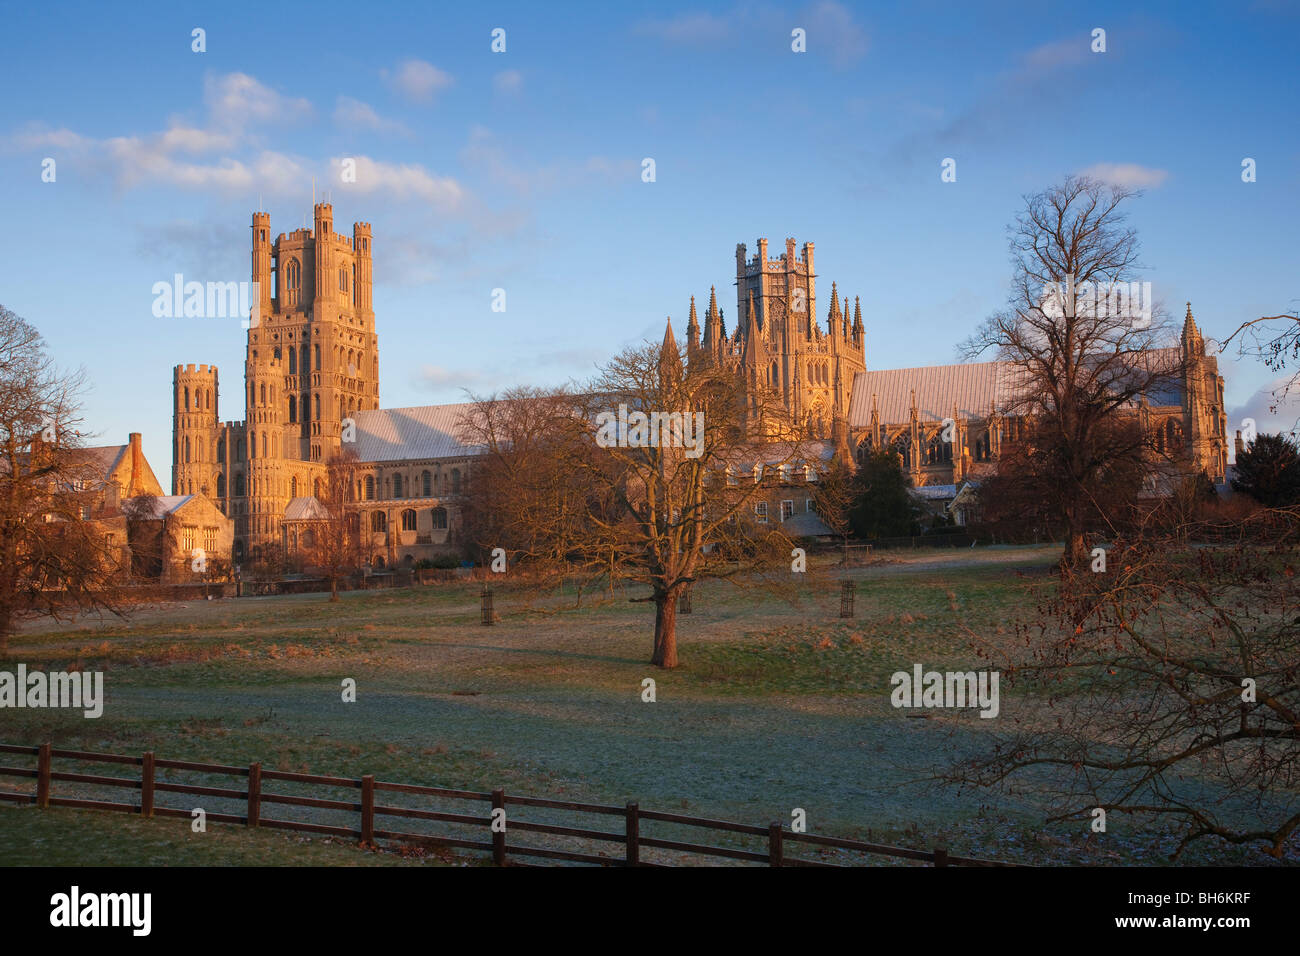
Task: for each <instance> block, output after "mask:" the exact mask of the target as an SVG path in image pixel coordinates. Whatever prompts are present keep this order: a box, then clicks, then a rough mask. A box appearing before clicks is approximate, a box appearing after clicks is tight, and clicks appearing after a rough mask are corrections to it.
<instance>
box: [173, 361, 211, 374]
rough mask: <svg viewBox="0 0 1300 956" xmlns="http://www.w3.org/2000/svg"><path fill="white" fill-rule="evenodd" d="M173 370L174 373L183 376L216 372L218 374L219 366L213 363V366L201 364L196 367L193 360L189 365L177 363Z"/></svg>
mask: <svg viewBox="0 0 1300 956" xmlns="http://www.w3.org/2000/svg"><path fill="white" fill-rule="evenodd" d="M173 372H174V374H175V375H176V376H181V375H200V376H206V375H216V374H217V367H216V366H215V365H211V366H209V365H199V366H197V367H196V366H195V365H194V363H193V362H191V363H190V364H189V365H177V366H176V367H175V368H174V369H173Z"/></svg>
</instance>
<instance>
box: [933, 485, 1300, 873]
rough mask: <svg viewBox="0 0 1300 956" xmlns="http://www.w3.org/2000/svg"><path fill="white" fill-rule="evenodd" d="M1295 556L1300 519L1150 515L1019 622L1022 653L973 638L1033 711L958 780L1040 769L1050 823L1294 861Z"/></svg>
mask: <svg viewBox="0 0 1300 956" xmlns="http://www.w3.org/2000/svg"><path fill="white" fill-rule="evenodd" d="M1189 540H1192V541H1195V542H1197V544H1196V546H1193V547H1188V546H1187V541H1189ZM1297 561H1300V511H1298V510H1290V511H1261V512H1258V513H1256V514H1254V515H1252V516H1250V517H1248V518H1247V519H1246V520H1244V521H1243V520H1236V519H1228V520H1221V519H1218V518H1214V517H1211V518H1209V519H1206V520H1201V521H1193V522H1189V523H1188V524H1187V525H1185V526H1182V527H1177V528H1173V527H1169V525H1168V523H1167V522H1165V521H1153V522H1151V523H1150V524H1148V525H1147V526H1145V527H1142V528H1139V529H1138V530H1136V531H1135V532H1133V533H1132V534H1130V535H1126V536H1123V537H1121V538H1120V539H1118V540H1116V541H1115V542H1114V543H1113V544H1112V547H1111V548H1109V549H1108V551H1107V553H1106V558H1105V567H1104V570H1102V569H1097V570H1090V569H1087V568H1085V569H1083V570H1078V569H1071V570H1070V571H1069V572H1068V573H1067V574H1066V576H1065V577H1064V579H1063V581H1062V583H1061V586H1060V587H1058V588H1054V589H1052V592H1053V593H1052V595H1051V596H1050V597H1049V598H1048V599H1047V600H1046V602H1045V603H1043V604H1042V605H1041V606H1040V607H1039V608H1038V609H1037V610H1036V611H1034V612H1031V614H1030V616H1027V617H1026V618H1025V619H1022V620H1021V621H1019V622H1017V625H1016V628H1017V639H1016V640H1015V641H1014V642H1013V646H1014V647H1016V648H1023V650H1012V651H1005V650H1000V649H999V648H996V647H992V646H991V645H990V644H989V642H987V641H986V640H985V639H984V638H983V637H981V636H978V635H975V634H974V633H973V632H971V631H969V630H968V631H967V633H968V635H969V636H970V637H971V639H972V641H973V643H974V646H975V647H976V648H977V650H979V651H980V652H981V653H983V654H985V655H986V656H988V657H989V658H990V659H991V662H993V663H996V664H1000V670H1001V673H1002V675H1003V678H1004V681H1005V682H1006V685H1007V687H1008V689H1011V688H1014V689H1015V691H1016V694H1015V697H1016V700H1017V701H1018V702H1020V704H1019V705H1018V709H1019V711H1020V714H1019V716H1018V718H1017V719H1016V720H1015V721H1014V722H1013V723H1012V724H1011V726H1012V729H1011V730H1010V731H1008V732H1005V733H1000V734H995V735H994V740H993V743H992V744H991V746H990V747H989V748H988V749H987V750H986V751H985V752H984V753H982V754H980V755H978V756H976V757H973V758H971V759H969V760H967V761H964V762H962V763H960V764H959V765H957V766H956V767H954V768H953V769H952V770H951V772H950V774H949V776H950V779H951V780H952V781H954V782H960V783H967V784H969V783H974V784H977V785H981V786H993V785H999V784H1002V783H1005V782H1010V781H1011V780H1012V778H1019V777H1026V776H1033V777H1034V779H1035V780H1037V781H1038V782H1039V784H1040V785H1043V786H1046V787H1047V788H1048V789H1049V790H1051V791H1053V792H1054V793H1055V794H1056V800H1055V805H1054V806H1053V808H1052V814H1051V816H1050V817H1049V820H1052V821H1070V820H1074V821H1086V822H1091V821H1092V820H1093V819H1094V818H1095V816H1096V811H1097V810H1098V809H1101V810H1104V811H1105V812H1106V813H1107V814H1111V813H1127V814H1133V815H1135V816H1139V817H1147V818H1149V819H1150V818H1154V819H1156V820H1165V821H1170V822H1172V823H1174V824H1176V825H1177V827H1176V828H1177V830H1178V831H1179V832H1181V837H1182V839H1181V842H1180V843H1179V845H1178V848H1177V851H1176V852H1175V856H1177V855H1178V854H1179V853H1181V852H1182V850H1183V849H1184V848H1185V847H1186V846H1188V845H1189V844H1191V843H1192V842H1194V841H1197V840H1201V839H1204V838H1211V837H1213V838H1218V839H1221V840H1224V841H1227V842H1229V843H1237V844H1258V845H1261V846H1262V847H1264V848H1265V849H1266V850H1267V851H1268V852H1270V853H1272V854H1274V855H1277V856H1281V855H1282V853H1283V851H1284V848H1285V846H1286V845H1287V844H1288V842H1290V843H1294V842H1295V836H1296V832H1297V828H1298V827H1300V797H1297V790H1296V787H1297V784H1300V584H1297V581H1298V580H1300V578H1297V576H1296V575H1295V573H1294V571H1293V570H1292V569H1293V567H1294V566H1295V565H1296V563H1297ZM1034 701H1037V702H1038V705H1040V706H1042V707H1044V708H1045V713H1044V714H1043V715H1042V716H1039V715H1035V714H1033V713H1030V712H1029V710H1028V706H1029V704H1030V702H1034ZM1003 712H1004V713H1006V712H1007V708H1006V707H1005V706H1004V708H1003Z"/></svg>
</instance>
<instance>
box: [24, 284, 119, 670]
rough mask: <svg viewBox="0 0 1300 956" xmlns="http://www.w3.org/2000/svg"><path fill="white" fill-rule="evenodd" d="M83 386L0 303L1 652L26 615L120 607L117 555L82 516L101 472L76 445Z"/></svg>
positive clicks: (80, 445) (28, 326)
mask: <svg viewBox="0 0 1300 956" xmlns="http://www.w3.org/2000/svg"><path fill="white" fill-rule="evenodd" d="M83 384H84V377H83V376H82V374H81V373H80V372H75V373H68V372H64V371H62V370H60V369H58V368H57V367H56V366H55V365H54V363H53V362H52V361H51V359H50V358H49V357H48V356H47V355H46V352H45V343H44V341H43V340H42V339H41V336H40V333H39V332H37V331H36V329H35V328H34V327H33V326H32V325H31V324H29V323H28V322H27V321H26V320H25V319H22V318H20V317H19V316H17V315H15V314H14V313H13V312H11V311H10V310H8V309H6V308H4V307H3V306H0V652H3V651H4V650H5V648H6V647H7V642H8V638H9V635H10V634H11V633H12V632H13V630H14V628H15V626H16V624H17V622H18V620H19V619H20V618H21V617H22V616H23V615H25V614H28V613H45V614H49V615H52V616H54V617H56V618H58V617H60V616H62V615H63V614H64V613H66V612H74V611H79V610H92V609H99V610H107V611H111V612H113V613H115V614H119V615H121V614H122V592H121V582H120V579H119V574H118V570H119V569H118V568H117V567H116V557H115V555H114V554H113V553H112V551H111V550H110V548H109V546H108V544H107V542H106V540H105V536H104V534H103V533H102V529H101V528H100V527H99V526H98V525H97V524H96V523H95V522H94V521H91V520H87V517H88V515H89V514H90V513H91V511H92V509H93V508H94V506H95V504H96V500H97V495H98V492H99V485H100V483H101V482H102V479H103V475H102V474H96V473H95V469H94V464H93V461H92V460H91V459H90V458H88V457H87V456H86V455H84V454H83V453H82V451H81V450H82V448H83V447H84V444H83V441H82V435H81V432H80V431H79V430H78V429H79V426H80V425H81V417H80V405H79V402H78V395H79V393H80V390H81V388H82V387H83Z"/></svg>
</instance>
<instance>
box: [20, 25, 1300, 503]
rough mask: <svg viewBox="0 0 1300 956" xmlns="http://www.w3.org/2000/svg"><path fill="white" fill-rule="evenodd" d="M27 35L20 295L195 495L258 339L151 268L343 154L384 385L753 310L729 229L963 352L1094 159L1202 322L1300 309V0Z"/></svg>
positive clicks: (285, 205)
mask: <svg viewBox="0 0 1300 956" xmlns="http://www.w3.org/2000/svg"><path fill="white" fill-rule="evenodd" d="M4 23H5V30H4V33H3V36H0V62H3V63H4V65H5V66H4V69H5V72H6V81H7V82H6V84H5V87H6V92H7V95H6V96H5V97H4V98H3V100H0V210H3V212H4V216H3V221H4V223H5V226H6V228H4V229H3V230H2V231H0V261H3V262H4V269H3V282H0V303H3V304H4V305H5V306H7V307H9V308H11V309H13V310H14V311H16V312H17V313H18V314H20V315H22V316H24V317H26V318H27V319H29V320H30V321H32V322H33V323H34V324H35V325H36V326H37V327H38V328H39V329H40V330H41V331H42V332H43V333H44V335H45V337H46V339H47V340H48V342H49V345H50V347H51V351H52V353H53V354H54V356H55V357H56V359H57V360H58V361H60V362H61V363H63V364H65V365H68V366H84V367H85V369H86V371H87V373H88V377H89V379H90V381H91V383H92V390H91V391H90V393H89V394H88V395H87V401H86V406H87V413H88V415H87V417H88V422H89V424H90V426H91V428H92V429H93V430H94V431H96V432H98V433H100V435H101V439H100V440H102V441H103V442H105V443H108V442H118V441H125V439H126V433H127V432H129V431H141V432H143V433H144V438H145V449H146V453H147V455H148V457H149V459H150V461H151V462H152V464H153V465H154V468H155V470H156V471H157V472H158V473H159V477H160V478H161V479H162V480H163V481H164V482H166V481H167V476H168V475H169V472H170V464H171V455H170V444H169V442H170V431H171V406H170V400H171V399H170V389H171V369H172V366H173V365H175V364H177V363H189V362H195V363H209V364H213V363H215V364H216V365H218V366H219V367H220V370H221V376H222V389H221V392H222V402H221V416H222V418H223V419H239V418H242V417H243V408H242V402H241V401H240V394H241V392H240V386H241V385H242V362H243V344H242V343H243V333H242V332H241V330H240V329H239V324H238V321H237V320H232V319H226V320H222V319H157V318H154V316H153V314H152V311H151V306H152V303H153V294H152V291H151V289H152V286H153V284H154V283H155V282H158V281H170V279H171V277H172V275H173V274H174V273H177V272H180V273H182V274H183V275H184V276H185V277H186V279H194V280H198V281H230V280H242V279H247V278H248V267H249V248H248V245H249V242H248V240H249V231H248V226H249V222H250V217H251V214H252V212H253V211H254V210H255V209H257V208H258V204H259V201H260V202H261V203H262V205H263V208H265V209H266V210H267V211H269V212H270V214H271V224H272V231H273V233H279V232H287V231H290V230H292V229H294V228H298V227H300V226H301V225H303V222H304V220H306V221H307V222H308V223H310V216H311V198H312V180H313V177H314V178H315V181H316V193H317V196H318V197H319V198H324V197H325V196H326V195H327V194H328V195H329V198H330V199H331V200H332V202H333V204H334V215H335V226H336V228H337V229H339V230H340V231H345V230H347V229H350V226H351V223H352V222H353V221H355V220H366V221H369V222H370V223H371V224H372V226H373V230H374V236H375V238H374V252H375V311H376V318H377V327H378V332H379V345H380V353H379V354H380V376H381V393H380V397H381V403H382V404H383V405H385V406H390V407H395V406H403V405H417V404H430V403H435V402H445V401H458V400H462V399H463V397H464V391H463V390H464V389H466V388H468V389H471V390H473V391H475V392H480V393H483V392H490V391H492V390H495V389H500V388H503V387H506V386H508V385H511V384H516V383H521V382H528V383H535V384H547V383H557V382H562V381H566V380H569V379H571V378H583V377H585V376H586V375H588V374H590V373H591V372H592V371H593V370H594V367H595V365H596V363H598V362H600V361H602V360H603V359H605V358H607V357H608V356H609V355H611V354H612V353H614V352H615V351H617V350H618V349H620V348H621V347H623V346H624V345H627V344H630V343H634V342H638V341H640V340H642V339H644V338H646V337H651V338H658V337H659V336H660V335H662V329H663V323H664V320H665V317H666V316H669V315H671V316H672V317H673V321H674V325H675V326H676V328H677V329H678V331H679V332H680V330H681V328H682V326H683V325H684V323H685V318H686V312H687V306H688V302H689V297H690V296H691V295H692V294H694V295H695V296H697V297H698V298H706V297H707V295H708V290H709V287H710V285H716V286H717V287H718V290H719V299H720V303H721V304H722V305H723V307H724V308H725V309H726V314H727V322H728V327H729V328H734V321H735V315H734V313H735V303H734V296H735V292H734V288H733V286H732V281H733V279H734V269H735V246H736V243H738V242H745V243H746V244H748V246H749V249H750V254H753V251H754V249H755V240H756V239H757V237H759V236H765V237H767V238H768V239H769V240H770V242H771V244H772V247H773V248H776V249H783V247H784V239H785V237H787V236H793V237H795V238H796V239H797V240H798V242H799V243H800V244H802V243H803V242H804V241H805V240H812V241H813V242H815V243H816V248H817V263H816V265H817V272H818V274H819V276H820V283H819V291H820V292H821V295H820V296H819V302H818V310H819V312H822V313H824V311H825V307H826V306H827V305H828V304H829V296H828V293H829V288H830V282H831V281H832V280H834V281H835V282H836V283H838V287H839V290H840V294H841V295H845V294H847V295H849V296H854V295H858V296H860V297H861V299H862V306H863V318H864V322H865V324H866V328H867V364H868V367H871V368H890V367H899V366H912V365H925V364H932V363H942V362H950V361H954V360H955V354H954V351H955V346H956V344H957V343H958V342H959V341H960V340H962V339H963V338H964V337H965V336H966V335H968V334H969V332H970V331H971V330H972V329H973V327H974V326H975V325H976V324H977V323H978V322H979V321H980V320H981V319H983V318H984V317H985V316H986V315H988V314H989V312H991V311H992V310H994V309H996V308H998V307H999V306H1000V305H1001V304H1002V303H1003V302H1004V301H1005V297H1006V288H1007V287H1006V283H1007V279H1008V276H1009V272H1010V270H1009V264H1008V253H1007V248H1006V226H1007V223H1008V222H1009V221H1010V220H1011V219H1012V218H1013V217H1014V215H1015V213H1016V212H1017V210H1018V209H1019V208H1020V206H1021V204H1022V197H1023V195H1024V194H1026V193H1028V192H1031V191H1037V190H1039V189H1042V188H1045V187H1047V186H1049V185H1051V184H1053V183H1055V182H1057V181H1058V180H1059V179H1060V178H1061V177H1063V176H1064V175H1066V174H1069V173H1075V172H1083V171H1090V172H1092V173H1093V174H1096V175H1100V176H1102V177H1104V178H1110V179H1113V180H1117V181H1123V182H1126V183H1129V184H1132V185H1140V186H1144V187H1145V188H1146V192H1145V194H1144V195H1143V196H1142V197H1141V198H1140V199H1137V200H1134V201H1133V202H1132V204H1131V208H1130V215H1131V222H1132V224H1133V225H1134V226H1135V227H1136V228H1137V229H1138V231H1139V234H1140V236H1141V238H1142V242H1143V249H1144V254H1143V262H1144V264H1145V265H1146V266H1147V267H1148V270H1147V273H1146V276H1145V277H1146V278H1148V279H1150V280H1151V281H1152V283H1153V289H1154V292H1155V296H1156V298H1157V300H1163V302H1164V303H1165V306H1166V309H1167V311H1169V312H1170V313H1171V314H1173V315H1174V316H1176V317H1179V316H1181V315H1182V313H1183V309H1184V305H1183V303H1184V302H1186V301H1187V300H1189V299H1190V300H1191V301H1192V304H1193V309H1194V311H1195V314H1196V316H1197V319H1198V321H1199V322H1200V324H1201V327H1202V330H1203V331H1204V332H1205V334H1206V335H1207V337H1211V338H1213V337H1215V336H1224V335H1226V334H1227V333H1228V332H1230V331H1232V330H1233V329H1234V328H1236V326H1237V324H1238V323H1239V322H1241V321H1242V320H1244V319H1247V318H1253V317H1256V316H1259V315H1267V314H1276V313H1279V312H1282V311H1289V310H1293V309H1295V308H1296V307H1297V299H1300V286H1298V285H1297V282H1296V277H1297V273H1298V272H1300V270H1298V269H1297V261H1296V257H1297V243H1296V240H1295V232H1294V227H1295V220H1296V212H1297V210H1298V209H1300V176H1298V174H1297V173H1298V170H1300V123H1297V121H1296V120H1297V109H1296V97H1297V91H1300V84H1298V83H1297V73H1300V67H1297V61H1296V57H1295V48H1296V40H1297V38H1298V37H1300V4H1297V3H1295V2H1283V0H1272V2H1258V0H1257V2H1242V3H1224V4H1205V3H1186V2H1184V3H1167V4H1144V5H1140V6H1139V5H1134V4H1132V3H1114V4H1110V3H1096V4H1082V3H1077V4H1060V5H1056V4H1044V3H1023V4H1021V3H998V4H987V5H983V4H960V5H958V4H940V3H926V2H904V3H897V4H890V3H881V4H875V3H873V4H870V5H867V4H848V3H843V4H841V3H835V2H813V3H806V4H790V5H775V4H765V3H756V4H698V3H697V4H692V3H683V4H675V3H656V4H610V3H599V4H596V3H591V4H518V5H498V6H493V5H478V4H465V5H455V6H453V5H448V4H414V3H412V4H401V5H398V6H396V7H394V8H391V9H388V8H380V9H376V7H374V6H369V5H359V4H346V5H344V4H335V3H329V2H316V3H312V4H310V5H300V4H294V3H280V4H239V3H227V4H222V5H220V6H219V7H214V8H212V9H208V8H206V7H204V6H200V5H186V4H179V3H167V4H147V3H139V4H131V5H121V6H117V5H106V4H102V3H98V2H96V3H84V4H74V3H65V4H50V5H36V4H23V5H14V4H6V9H5V12H4ZM196 27H201V28H202V29H203V30H205V31H206V52H203V53H196V52H193V50H192V49H191V47H192V39H191V31H192V30H193V29H194V28H196ZM495 28H502V29H504V30H505V31H506V33H505V38H506V50H505V52H504V53H494V52H492V50H491V31H492V30H493V29H495ZM795 28H800V29H803V30H804V31H806V37H807V52H806V53H795V52H793V51H792V50H791V31H792V30H793V29H795ZM1095 28H1102V29H1104V30H1105V31H1106V52H1104V53H1094V52H1092V50H1091V49H1090V47H1091V44H1092V31H1093V30H1094V29H1095ZM47 157H48V158H53V159H54V160H55V161H56V164H57V166H56V175H57V178H56V180H55V181H54V182H52V183H51V182H43V181H42V178H41V169H42V161H43V160H44V159H45V158H47ZM647 157H649V158H653V159H654V161H655V171H656V179H655V181H654V182H653V183H646V182H643V181H642V177H641V169H642V160H643V159H645V158H647ZM947 157H951V158H953V159H955V160H956V162H957V180H956V182H953V183H944V182H941V179H940V164H941V162H942V160H943V159H944V158H947ZM1246 157H1250V158H1252V159H1254V160H1255V162H1256V168H1257V181H1256V182H1253V183H1243V182H1242V180H1241V163H1242V160H1243V159H1244V158H1246ZM344 158H355V159H357V162H358V177H357V182H356V183H355V184H344V183H341V182H340V181H339V172H340V169H341V165H340V161H341V160H342V159H344ZM494 288H504V289H505V290H506V294H507V300H506V301H507V309H506V311H505V312H504V313H498V312H493V311H492V310H491V296H492V290H493V289H494ZM820 318H822V319H824V315H822V316H820ZM1224 372H1225V376H1226V378H1227V385H1228V406H1229V412H1230V413H1231V414H1233V415H1234V416H1235V417H1238V418H1239V417H1241V416H1243V415H1246V414H1250V415H1252V416H1254V417H1256V418H1257V419H1258V421H1259V423H1260V430H1267V429H1268V428H1269V427H1270V426H1271V427H1274V428H1276V427H1278V425H1279V424H1283V423H1284V424H1285V426H1286V427H1287V428H1288V429H1289V428H1290V427H1291V424H1292V422H1293V421H1294V418H1295V414H1294V413H1293V414H1292V415H1291V416H1290V417H1286V418H1270V417H1269V416H1268V414H1267V404H1268V403H1267V400H1266V393H1267V388H1268V386H1269V384H1270V376H1269V374H1268V373H1267V372H1266V371H1265V370H1263V369H1262V368H1260V367H1259V366H1258V365H1256V364H1254V363H1253V362H1249V361H1246V362H1240V363H1238V362H1227V361H1225V362H1224ZM1261 390H1264V391H1263V392H1261Z"/></svg>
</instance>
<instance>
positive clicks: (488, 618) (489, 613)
mask: <svg viewBox="0 0 1300 956" xmlns="http://www.w3.org/2000/svg"><path fill="white" fill-rule="evenodd" d="M479 600H480V602H481V604H482V616H483V623H484V624H488V625H490V624H493V623H495V622H494V621H493V620H492V618H493V616H494V613H493V609H492V589H491V588H490V587H488V586H487V585H484V586H483V590H482V591H481V592H479Z"/></svg>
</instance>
